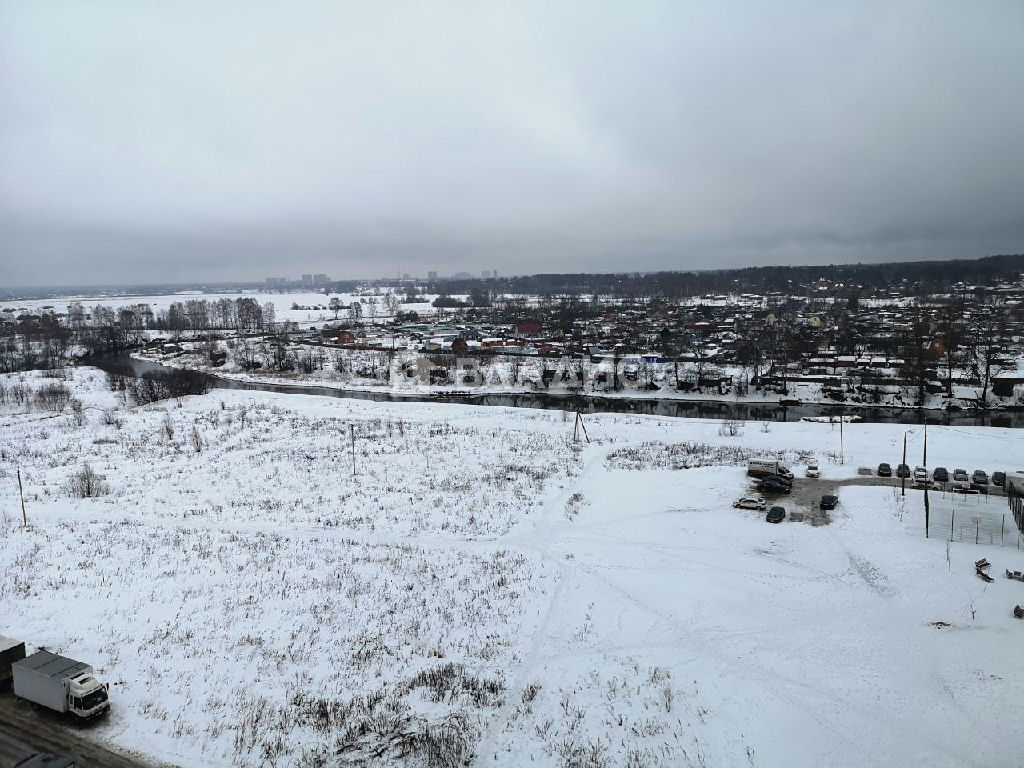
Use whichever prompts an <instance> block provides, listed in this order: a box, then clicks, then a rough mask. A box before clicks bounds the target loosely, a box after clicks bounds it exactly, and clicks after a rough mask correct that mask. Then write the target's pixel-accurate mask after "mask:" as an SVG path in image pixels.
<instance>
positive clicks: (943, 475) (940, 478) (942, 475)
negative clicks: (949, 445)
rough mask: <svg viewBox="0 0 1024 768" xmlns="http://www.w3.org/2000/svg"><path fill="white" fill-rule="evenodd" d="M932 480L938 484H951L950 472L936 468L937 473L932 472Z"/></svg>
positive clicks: (943, 468)
mask: <svg viewBox="0 0 1024 768" xmlns="http://www.w3.org/2000/svg"><path fill="white" fill-rule="evenodd" d="M932 480H934V481H935V482H937V483H946V482H949V470H947V469H946V468H945V467H936V468H935V471H934V472H932Z"/></svg>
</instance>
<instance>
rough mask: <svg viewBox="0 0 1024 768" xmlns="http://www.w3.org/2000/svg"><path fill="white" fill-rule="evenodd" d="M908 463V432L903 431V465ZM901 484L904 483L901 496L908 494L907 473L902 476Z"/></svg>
mask: <svg viewBox="0 0 1024 768" xmlns="http://www.w3.org/2000/svg"><path fill="white" fill-rule="evenodd" d="M906 465H907V433H906V432H904V433H903V466H906ZM900 484H901V485H902V489H901V490H900V495H901V496H906V495H907V476H906V475H903V477H901V478H900Z"/></svg>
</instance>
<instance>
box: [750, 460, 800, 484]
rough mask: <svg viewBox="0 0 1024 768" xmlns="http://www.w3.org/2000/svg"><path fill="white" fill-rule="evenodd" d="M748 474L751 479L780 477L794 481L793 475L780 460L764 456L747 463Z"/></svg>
mask: <svg viewBox="0 0 1024 768" xmlns="http://www.w3.org/2000/svg"><path fill="white" fill-rule="evenodd" d="M747 474H748V475H749V476H750V477H768V476H769V475H780V476H782V477H784V478H786V479H787V480H792V479H793V473H792V472H790V471H789V468H788V467H786V466H785V465H784V464H783V463H782V462H781V461H779V460H778V459H773V458H772V457H771V456H763V457H761V458H756V459H750V461H748V462H747Z"/></svg>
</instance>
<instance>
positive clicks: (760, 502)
mask: <svg viewBox="0 0 1024 768" xmlns="http://www.w3.org/2000/svg"><path fill="white" fill-rule="evenodd" d="M733 506H734V507H736V509H760V510H765V509H768V502H767V501H765V500H764V497H763V496H744V497H743V498H741V499H736V501H734V502H733Z"/></svg>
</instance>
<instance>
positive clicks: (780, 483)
mask: <svg viewBox="0 0 1024 768" xmlns="http://www.w3.org/2000/svg"><path fill="white" fill-rule="evenodd" d="M757 490H759V491H761V492H762V493H790V492H791V491H792V490H793V484H792V483H791V482H789V481H788V480H786V479H785V478H784V477H775V476H769V477H766V478H764V479H763V480H762V481H761V482H759V483H758V484H757Z"/></svg>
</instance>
